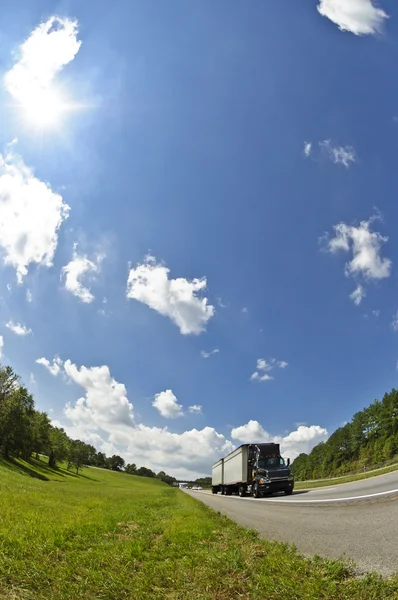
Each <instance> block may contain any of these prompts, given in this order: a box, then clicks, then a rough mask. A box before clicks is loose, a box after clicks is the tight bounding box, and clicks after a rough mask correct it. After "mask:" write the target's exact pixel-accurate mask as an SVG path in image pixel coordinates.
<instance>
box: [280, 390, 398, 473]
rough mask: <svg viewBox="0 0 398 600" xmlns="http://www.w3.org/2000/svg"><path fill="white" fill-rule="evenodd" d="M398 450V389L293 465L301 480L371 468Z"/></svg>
mask: <svg viewBox="0 0 398 600" xmlns="http://www.w3.org/2000/svg"><path fill="white" fill-rule="evenodd" d="M397 453H398V391H397V390H395V389H393V390H392V391H391V393H390V394H385V395H384V397H383V399H382V401H381V402H380V401H379V400H375V401H374V402H373V403H372V404H371V405H370V406H368V407H367V408H364V410H362V411H360V412H357V413H356V414H355V415H354V416H353V418H352V420H351V422H350V423H347V424H346V425H344V427H340V428H339V429H337V430H336V431H335V432H334V433H333V434H332V435H331V436H330V438H329V439H328V440H327V441H326V442H321V443H320V444H318V445H317V446H315V448H314V449H313V450H312V452H311V453H310V454H300V455H299V456H298V457H297V458H296V459H295V461H294V462H293V464H292V471H293V473H294V475H295V477H296V479H297V480H306V479H318V478H321V477H333V476H336V475H344V473H349V472H351V471H354V470H356V469H364V468H371V467H372V466H375V465H379V464H381V463H383V462H385V461H388V460H390V459H393V458H394V456H395V455H396V454H397Z"/></svg>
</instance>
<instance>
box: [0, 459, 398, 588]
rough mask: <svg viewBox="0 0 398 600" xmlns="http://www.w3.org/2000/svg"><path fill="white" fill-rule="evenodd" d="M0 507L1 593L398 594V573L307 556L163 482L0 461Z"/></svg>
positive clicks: (105, 472)
mask: <svg viewBox="0 0 398 600" xmlns="http://www.w3.org/2000/svg"><path fill="white" fill-rule="evenodd" d="M46 479H47V480H46ZM0 515H1V519H0V598H1V599H2V600H3V599H13V600H17V599H18V600H33V599H34V600H50V599H51V600H64V599H65V600H66V599H68V600H69V599H73V600H82V599H85V600H88V599H90V600H91V599H93V600H94V599H100V598H101V599H106V600H122V599H131V600H133V599H134V600H141V599H149V600H157V599H169V600H178V599H181V600H182V599H184V600H207V599H208V600H211V599H212V600H231V599H238V598H240V599H258V600H260V599H262V600H264V599H266V600H277V599H278V600H279V599H280V598H288V599H289V600H298V599H305V600H311V599H313V600H315V599H316V600H319V599H323V600H326V599H332V598H333V599H337V600H345V599H354V598H355V600H376V599H379V598H383V600H387V599H396V598H398V577H395V578H393V579H390V580H383V579H381V578H379V577H378V576H376V575H368V576H367V577H365V578H354V577H353V576H352V572H351V569H350V567H348V566H347V565H346V564H345V563H342V562H339V561H327V560H323V559H320V558H315V559H307V558H304V557H303V556H301V555H300V554H298V553H297V552H296V550H295V549H294V548H293V547H291V546H288V545H286V544H280V543H276V542H267V541H264V540H261V539H260V538H259V537H258V535H257V533H256V532H254V531H249V530H245V529H243V528H242V527H239V526H238V525H235V524H234V523H233V522H231V521H229V520H228V519H227V518H225V517H223V516H221V515H220V514H217V513H215V512H212V511H210V510H209V509H208V508H207V507H205V506H204V505H203V504H201V503H200V502H198V501H196V500H195V499H193V498H191V497H189V496H188V495H186V494H184V493H182V492H180V491H179V490H177V489H175V488H172V487H169V486H167V485H165V484H163V483H161V482H159V481H157V480H151V479H144V478H140V477H134V476H132V475H127V474H123V473H113V472H109V471H103V470H100V469H88V468H87V469H84V470H83V471H82V474H81V475H79V476H78V477H77V476H75V475H73V474H71V473H68V472H67V471H65V470H62V469H61V470H59V471H52V470H50V469H49V468H48V467H47V466H46V465H45V463H44V462H41V461H32V464H26V463H22V462H20V463H15V464H14V465H10V464H6V463H0Z"/></svg>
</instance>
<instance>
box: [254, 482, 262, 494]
mask: <svg viewBox="0 0 398 600" xmlns="http://www.w3.org/2000/svg"><path fill="white" fill-rule="evenodd" d="M252 494H253V498H260V497H261V494H260V490H259V489H258V484H257V483H255V484H253V487H252Z"/></svg>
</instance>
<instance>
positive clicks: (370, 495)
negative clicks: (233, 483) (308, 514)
mask: <svg viewBox="0 0 398 600" xmlns="http://www.w3.org/2000/svg"><path fill="white" fill-rule="evenodd" d="M199 493H202V494H206V492H199ZM397 493H398V489H396V490H388V491H387V492H377V493H376V494H367V495H365V496H350V497H349V498H324V499H321V500H311V499H310V498H309V499H308V500H290V499H287V498H240V497H239V496H227V498H231V500H240V501H242V500H249V501H250V502H273V503H280V502H283V503H284V504H285V503H286V504H318V503H320V502H350V501H353V500H363V499H364V498H376V497H377V496H387V495H388V494H397ZM212 495H213V496H216V495H217V496H218V494H212ZM219 497H221V498H225V496H219Z"/></svg>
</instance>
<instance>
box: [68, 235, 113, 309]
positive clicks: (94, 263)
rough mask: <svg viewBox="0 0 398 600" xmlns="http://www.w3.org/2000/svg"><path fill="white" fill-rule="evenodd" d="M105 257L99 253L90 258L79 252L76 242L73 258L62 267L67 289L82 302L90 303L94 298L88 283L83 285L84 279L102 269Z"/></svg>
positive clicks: (89, 277)
mask: <svg viewBox="0 0 398 600" xmlns="http://www.w3.org/2000/svg"><path fill="white" fill-rule="evenodd" d="M104 258H105V255H103V254H97V255H96V256H95V258H94V259H93V260H89V259H88V258H87V256H85V255H84V254H78V252H77V244H74V246H73V258H72V260H71V261H70V262H69V263H68V264H67V265H65V266H64V267H63V268H62V275H61V279H62V278H64V279H65V289H66V290H67V291H68V292H70V293H71V294H73V295H74V296H76V297H77V298H79V300H81V301H82V302H84V303H86V304H90V303H91V302H92V301H93V300H94V294H93V293H92V292H91V290H90V288H88V287H87V285H83V281H82V280H86V279H92V278H93V277H95V275H96V274H98V273H99V272H100V270H101V262H102V261H103V259H104Z"/></svg>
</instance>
